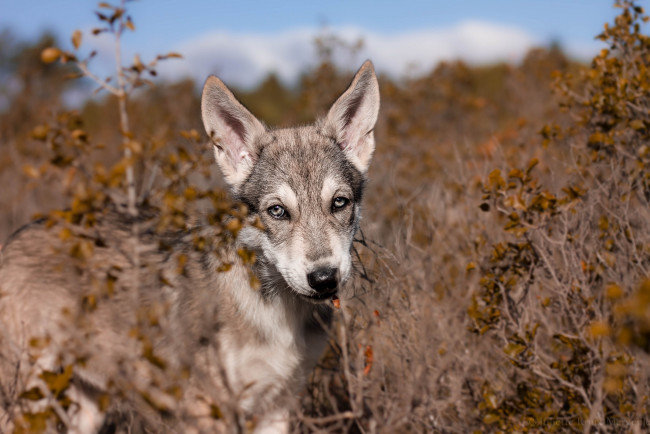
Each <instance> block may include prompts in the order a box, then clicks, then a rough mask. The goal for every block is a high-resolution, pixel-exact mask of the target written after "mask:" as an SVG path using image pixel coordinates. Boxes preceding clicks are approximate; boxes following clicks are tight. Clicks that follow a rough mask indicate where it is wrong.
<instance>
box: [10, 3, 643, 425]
mask: <svg viewBox="0 0 650 434" xmlns="http://www.w3.org/2000/svg"><path fill="white" fill-rule="evenodd" d="M616 6H617V7H618V8H619V9H618V15H617V16H616V17H615V18H614V19H613V22H612V23H608V24H605V26H604V29H603V32H602V33H601V34H600V35H598V36H597V37H598V39H600V40H601V41H603V42H604V48H603V49H602V51H601V52H600V53H599V54H598V55H597V56H596V57H594V59H593V60H592V61H591V63H590V64H587V65H584V64H581V63H578V62H575V61H572V60H571V59H568V58H567V57H566V56H565V55H564V54H563V52H562V50H561V48H560V47H550V48H538V49H535V50H532V51H530V52H529V53H528V55H527V56H526V57H525V58H524V59H523V60H522V62H521V63H520V64H518V65H510V64H495V65H483V66H470V65H467V64H465V63H463V62H460V61H458V62H450V63H443V64H440V65H438V66H437V67H436V68H435V69H434V70H432V71H429V72H428V73H427V74H425V75H422V76H418V77H411V78H407V79H402V80H399V81H397V80H395V79H392V78H390V77H380V84H381V96H382V109H381V113H380V119H379V121H378V123H377V129H376V130H375V134H376V139H377V150H376V154H375V158H374V160H373V163H372V166H371V169H370V173H369V178H370V182H369V186H368V193H367V196H366V202H365V209H364V221H363V224H362V232H361V233H359V234H358V235H357V240H356V242H355V257H356V260H355V262H356V264H355V266H356V268H357V276H358V277H357V279H356V280H355V281H354V282H353V284H352V285H351V288H350V290H349V291H348V294H347V296H342V297H341V300H340V301H339V302H338V303H339V305H338V306H337V309H336V321H335V325H334V327H333V330H332V340H331V345H330V348H329V349H328V351H327V353H326V354H325V355H324V357H323V359H322V360H321V363H320V364H319V366H318V368H317V369H316V371H315V372H314V374H313V375H312V377H311V379H310V384H309V388H308V390H307V392H306V393H305V394H304V395H303V396H302V397H301V407H300V408H297V409H296V411H295V414H294V417H295V421H294V424H293V428H294V429H295V430H296V432H313V431H316V430H324V431H325V432H386V433H389V432H391V433H392V432H501V431H503V432H629V431H632V432H643V431H645V430H647V429H648V423H649V422H648V419H647V418H648V411H649V410H650V404H649V402H650V401H649V398H650V358H649V356H648V353H649V352H650V144H649V139H650V37H648V36H647V35H645V34H644V33H643V24H644V23H645V22H646V21H647V20H648V18H647V16H646V15H645V13H644V11H643V9H642V8H641V7H640V6H639V5H638V4H637V3H636V2H628V1H624V0H621V1H619V2H617V3H616ZM112 14H113V15H111V14H109V13H107V15H105V20H104V21H105V23H104V24H103V25H105V26H104V27H101V29H109V30H110V28H111V26H112V25H113V22H110V20H111V19H112V17H113V16H114V14H115V9H113V12H112ZM119 20H122V21H121V22H122V25H123V26H124V27H123V29H122V30H125V31H130V30H132V29H131V28H132V27H134V24H133V21H131V19H130V18H128V17H126V16H121V15H120V16H118V17H117V18H115V19H114V22H119ZM102 31H105V30H102ZM82 43H86V40H83V38H82V37H81V36H80V35H78V34H76V33H75V35H73V45H74V46H75V47H78V46H79V44H82ZM318 44H320V45H318V47H319V53H320V60H321V63H320V65H319V66H318V67H316V68H315V69H313V70H311V71H308V72H306V73H305V74H304V75H303V76H302V78H301V80H300V82H299V83H298V85H297V86H295V87H289V86H287V85H286V84H284V83H282V82H280V81H279V80H278V79H277V77H275V76H273V75H271V76H269V77H268V78H267V79H266V80H265V81H264V82H262V83H261V84H260V85H259V86H258V87H256V88H255V89H248V90H241V91H239V92H237V95H238V96H239V97H240V98H241V100H242V101H243V102H244V103H245V104H246V105H247V106H248V107H249V108H250V109H251V111H252V112H253V113H255V114H256V115H258V116H259V117H260V118H261V119H265V120H266V121H267V122H268V123H269V124H271V125H273V126H283V125H291V124H295V123H299V122H306V121H309V120H311V119H313V118H314V117H316V116H318V115H322V114H323V111H324V110H325V109H326V107H327V106H328V105H329V104H330V103H331V102H332V99H333V98H334V97H335V96H336V95H337V93H338V92H339V91H340V90H341V89H343V88H344V87H345V85H346V83H347V81H348V80H349V78H350V77H351V73H350V71H343V70H340V69H338V68H337V67H335V66H334V64H333V63H332V62H331V50H349V51H350V52H352V53H354V50H355V46H347V45H346V44H344V43H341V42H340V41H338V40H337V39H336V38H333V37H331V36H329V37H327V38H322V39H320V40H319V41H318ZM54 47H56V41H55V40H54V39H53V38H52V37H51V36H44V37H43V38H42V39H41V40H40V41H38V42H37V43H35V44H25V43H22V42H17V41H15V40H13V39H12V37H11V35H10V34H9V33H6V32H5V33H2V34H0V71H2V72H3V73H5V74H8V75H10V76H11V77H13V78H14V79H15V80H18V81H19V82H20V83H21V89H22V90H21V92H13V93H12V92H10V90H9V88H8V87H7V85H6V84H5V85H0V86H4V87H3V89H2V90H4V93H3V94H6V95H8V97H7V98H8V101H9V103H8V104H5V105H0V149H2V152H0V185H2V186H3V187H2V189H3V190H2V191H3V193H2V195H0V216H1V218H0V239H5V238H6V237H7V236H8V235H9V234H10V233H11V231H13V230H15V229H17V228H18V227H19V226H20V225H21V224H23V223H25V222H27V221H28V220H29V218H31V217H32V216H33V215H34V214H35V213H37V212H38V213H40V214H41V215H42V216H46V217H47V218H49V219H50V220H51V221H52V225H60V226H57V227H60V228H63V229H59V230H61V237H62V238H65V239H69V241H70V243H71V244H70V252H71V255H72V256H74V257H75V259H76V260H79V261H83V259H84V257H85V256H86V255H92V243H93V240H92V239H90V240H89V239H88V238H83V237H81V238H79V234H80V233H82V232H83V230H84V229H86V228H89V227H92V225H93V224H94V223H95V222H96V221H97V219H100V218H102V216H103V215H104V213H105V212H106V210H107V209H109V208H110V207H112V206H117V205H116V204H124V203H128V198H127V197H128V193H127V192H128V187H129V185H128V182H127V181H126V179H127V178H126V173H127V171H128V170H133V171H134V180H133V188H134V191H135V197H136V200H137V203H136V205H137V207H138V209H140V210H145V209H146V210H147V211H146V212H147V213H154V214H156V215H158V216H160V217H159V221H158V223H157V226H156V230H160V231H165V230H182V229H183V227H184V225H185V222H186V221H187V220H188V219H196V218H199V219H204V221H205V222H207V223H208V224H211V225H224V228H223V229H224V230H223V239H221V240H220V242H228V241H229V240H231V237H232V235H233V233H234V234H236V232H237V231H238V230H239V229H240V228H241V224H243V221H244V219H245V214H246V210H245V208H243V207H241V206H238V205H234V204H232V203H231V202H230V201H229V200H228V199H227V196H226V195H225V193H224V192H223V190H222V189H220V187H222V186H223V184H221V181H219V178H220V177H219V175H218V173H216V171H215V170H214V168H213V167H212V165H211V163H210V155H209V151H210V150H209V149H207V146H205V143H206V142H207V139H206V137H205V136H204V135H203V133H202V128H201V124H200V113H199V106H200V104H199V96H198V89H197V85H196V84H195V83H192V82H190V81H183V82H178V83H171V84H156V85H153V86H151V85H150V83H149V80H152V79H153V78H154V76H155V72H154V73H152V72H151V71H155V67H156V62H158V61H162V60H165V59H167V58H170V57H171V58H172V60H169V61H174V60H173V58H174V57H176V54H175V53H169V54H166V55H163V56H160V57H159V58H157V59H155V60H154V61H152V62H151V63H145V62H143V61H141V60H140V59H137V60H136V61H135V62H134V64H133V65H131V66H129V67H128V68H130V69H128V71H129V74H130V75H129V77H130V81H129V83H130V86H132V87H137V88H139V87H143V89H142V90H140V91H139V92H137V93H134V94H131V93H129V98H128V99H127V98H124V99H123V100H121V96H120V95H119V94H117V95H108V96H106V97H103V98H102V97H101V96H100V97H95V98H92V99H89V100H88V101H87V102H85V103H84V104H83V105H82V106H81V107H80V108H79V109H77V110H73V111H69V110H65V109H64V108H63V106H62V98H63V96H64V95H65V93H64V92H66V91H69V89H77V90H78V89H79V87H76V88H75V87H74V84H73V82H71V81H69V80H67V79H66V76H69V75H70V74H73V76H76V75H77V74H79V73H80V72H83V68H81V69H80V68H79V65H82V66H83V65H85V64H84V63H83V62H85V61H86V60H80V59H77V58H76V57H74V56H75V55H74V53H65V52H63V51H60V50H59V49H58V48H54ZM180 54H181V55H182V53H180ZM351 57H353V56H351ZM5 59H6V62H5ZM41 60H42V61H44V62H46V63H42V62H41ZM61 60H65V63H61V62H60V61H61ZM1 65H8V66H1ZM75 65H77V66H76V67H75ZM355 66H357V65H356V64H351V65H350V69H352V68H354V67H355ZM84 67H85V66H84ZM86 87H88V86H86ZM104 90H107V88H106V87H105V88H104ZM108 90H109V92H110V89H108ZM118 93H119V92H118ZM122 103H123V104H124V110H125V111H126V113H127V114H128V119H129V127H128V128H125V127H124V123H123V119H120V114H121V113H122V109H121V108H120V104H122ZM125 150H128V152H125ZM141 212H143V211H141ZM233 217H234V220H233ZM233 221H234V222H235V223H232V222H233ZM224 222H230V223H228V224H229V225H230V226H227V225H226V223H224ZM66 231H67V232H66ZM200 242H201V240H197V243H200ZM203 242H205V240H203ZM241 254H242V255H246V253H245V252H242V253H241ZM249 259H250V260H251V261H252V260H254V258H249ZM154 362H155V360H154ZM152 363H153V362H152ZM63 374H65V373H63ZM57 378H58V377H57ZM57 381H58V380H57ZM57 381H53V382H52V384H53V387H55V386H56V387H65V385H62V384H60V382H57ZM61 381H63V382H64V383H65V381H64V380H61ZM3 387H4V388H5V389H3ZM6 387H7V386H6V385H2V384H0V404H1V405H4V406H9V405H10V403H9V402H8V400H7V399H6V396H8V394H7V391H6ZM3 390H4V391H3ZM53 392H56V391H54V390H53ZM20 399H30V397H29V396H23V397H20ZM47 417H55V416H52V415H46V416H44V418H45V419H47ZM215 417H223V414H221V413H219V414H217V413H215ZM29 423H33V424H37V423H41V421H40V419H39V420H36V419H28V418H27V419H25V424H29ZM43 423H44V422H43ZM34 426H37V425H33V426H32V428H33V427H34ZM38 426H41V425H38ZM27 428H29V427H28V426H27V425H25V429H27Z"/></svg>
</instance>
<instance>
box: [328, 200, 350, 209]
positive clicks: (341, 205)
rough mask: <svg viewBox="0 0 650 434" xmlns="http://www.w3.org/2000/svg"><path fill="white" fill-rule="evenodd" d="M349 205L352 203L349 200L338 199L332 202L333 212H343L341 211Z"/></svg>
mask: <svg viewBox="0 0 650 434" xmlns="http://www.w3.org/2000/svg"><path fill="white" fill-rule="evenodd" d="M348 203H350V201H349V200H348V199H346V198H344V197H336V198H334V200H333V201H332V211H338V210H341V209H343V208H345V206H346V205H347V204H348Z"/></svg>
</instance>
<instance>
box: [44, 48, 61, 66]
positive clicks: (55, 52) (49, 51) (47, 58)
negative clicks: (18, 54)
mask: <svg viewBox="0 0 650 434" xmlns="http://www.w3.org/2000/svg"><path fill="white" fill-rule="evenodd" d="M60 57H61V50H59V49H58V48H54V47H49V48H46V49H45V50H43V51H41V61H42V62H43V63H52V62H56V61H57V60H59V58H60Z"/></svg>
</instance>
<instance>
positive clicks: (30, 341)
mask: <svg viewBox="0 0 650 434" xmlns="http://www.w3.org/2000/svg"><path fill="white" fill-rule="evenodd" d="M378 108H379V93H378V87H377V82H376V78H375V74H374V71H373V68H372V64H371V63H370V62H366V63H365V64H364V65H363V66H362V68H361V69H360V70H359V72H358V73H357V75H356V76H355V78H354V80H353V82H352V84H351V85H350V88H349V89H348V90H347V91H346V92H345V93H344V94H343V95H342V96H341V97H340V98H339V100H337V102H336V103H335V104H334V105H333V107H332V109H331V110H330V112H329V114H328V115H327V117H325V118H324V119H321V120H320V121H318V122H316V123H315V124H314V125H311V126H304V127H297V128H289V129H279V130H269V129H267V128H265V127H264V126H263V124H262V123H261V122H259V121H258V120H257V119H256V118H255V117H254V116H253V115H252V114H251V113H250V112H248V110H246V109H245V108H244V107H243V106H242V105H241V104H240V103H239V102H238V101H237V100H236V99H235V98H234V96H233V95H232V93H231V92H230V91H229V90H228V89H227V88H226V87H225V85H224V84H223V83H222V82H221V81H220V80H219V79H217V78H216V77H210V78H209V79H208V80H207V81H206V85H205V87H204V91H203V98H202V112H203V120H204V124H205V127H206V131H207V132H208V134H209V136H210V137H211V140H212V142H213V145H214V147H215V157H216V160H217V162H218V163H219V166H220V167H221V169H222V172H223V174H224V176H225V178H226V180H227V182H228V183H229V184H230V186H231V189H232V192H233V194H234V195H235V197H236V198H237V199H239V200H241V201H243V202H244V203H246V204H247V205H248V207H249V210H250V212H251V219H253V218H255V217H259V218H260V219H261V221H262V223H263V225H264V229H263V230H261V229H259V228H255V227H253V226H247V227H245V228H244V229H242V230H241V232H240V234H239V236H238V239H237V241H236V243H235V245H233V246H230V247H223V246H220V247H219V248H218V251H219V255H218V256H219V257H218V258H217V256H215V255H214V254H211V253H208V251H209V250H210V249H208V251H205V252H203V251H197V249H195V248H194V247H193V243H192V239H193V235H194V234H196V233H200V234H204V235H208V236H210V235H212V233H211V232H212V231H213V230H212V229H211V228H194V229H192V231H193V232H192V233H187V234H169V235H166V236H160V235H154V234H155V232H154V231H148V230H147V225H148V224H149V223H148V220H147V219H144V218H143V220H142V221H140V222H137V225H138V227H139V229H140V230H139V233H140V234H141V236H140V237H139V239H138V242H137V245H136V244H134V243H133V236H132V233H131V230H130V228H131V225H132V224H133V223H134V222H132V221H129V220H128V219H127V218H126V217H124V216H122V215H119V214H117V213H115V214H113V217H110V218H107V219H106V221H105V222H102V223H101V224H100V225H99V226H98V227H97V228H96V229H95V231H96V232H94V233H93V234H90V235H92V237H94V238H95V239H101V240H102V243H99V244H98V245H97V246H96V247H95V248H94V252H93V255H92V256H90V257H89V258H88V259H87V261H85V262H83V263H82V265H83V269H80V268H79V267H80V265H79V264H81V263H76V262H75V261H71V260H70V257H69V255H67V253H66V249H68V248H69V247H68V246H66V244H65V242H64V241H61V239H60V238H59V236H58V233H57V231H56V229H55V230H52V229H48V228H46V227H45V226H44V225H43V223H35V224H32V225H30V226H29V227H27V228H25V229H23V230H21V231H19V232H17V233H16V234H15V235H14V236H13V237H12V238H11V239H10V240H9V242H8V243H7V244H6V245H5V247H4V249H3V250H2V251H1V252H0V346H1V348H2V352H1V353H0V404H1V405H2V407H0V432H1V431H2V430H7V429H9V428H10V427H11V426H12V423H11V418H12V417H13V416H14V415H16V414H18V413H17V412H18V410H19V409H18V408H16V407H12V406H11V405H10V404H12V403H15V402H16V398H17V396H19V395H20V393H21V392H22V391H24V390H25V389H28V388H31V387H33V386H37V387H41V386H42V382H41V381H40V380H39V377H38V375H39V374H40V373H41V372H42V371H52V372H57V370H59V369H62V368H63V367H65V366H67V365H70V364H73V365H74V366H75V370H74V377H73V387H71V388H70V389H69V390H68V392H66V393H68V395H69V397H71V398H72V399H73V401H76V402H77V404H78V405H76V404H75V405H73V406H71V408H70V409H69V410H68V417H69V421H68V422H69V423H70V425H71V426H70V427H69V431H70V432H92V431H97V430H98V429H99V428H100V427H101V426H102V424H105V423H107V420H106V419H105V417H104V414H103V413H102V412H100V411H99V410H98V408H97V407H96V404H95V402H94V401H93V400H94V399H96V398H97V396H99V395H100V394H101V393H102V391H103V390H114V389H115V388H117V389H118V390H123V391H124V394H125V397H126V400H125V402H126V403H128V404H124V405H125V406H127V410H128V411H136V412H141V413H142V414H144V416H143V417H145V419H148V420H149V422H150V423H153V422H151V421H155V420H157V418H156V417H154V416H153V415H152V414H153V413H154V412H151V411H147V410H146V409H147V408H149V407H147V406H151V401H153V402H155V403H156V404H155V406H156V407H159V408H164V409H166V411H168V412H172V413H173V414H176V415H180V416H182V419H183V420H187V419H188V418H189V419H190V420H192V419H191V418H192V417H196V418H197V419H196V421H197V426H198V427H201V426H202V425H201V423H202V422H200V421H201V420H204V419H206V417H205V414H198V415H197V414H196V413H197V412H198V413H201V412H200V411H199V410H200V409H202V408H204V407H205V409H204V410H205V412H207V413H209V409H210V407H209V405H210V404H211V403H222V404H223V403H224V402H226V403H227V402H234V403H235V404H234V408H235V412H236V413H238V414H240V415H241V417H243V418H248V417H250V416H253V415H255V416H259V415H262V416H263V417H262V418H261V419H259V420H258V423H257V428H256V431H257V432H285V431H286V430H287V428H288V419H287V417H288V415H287V409H288V408H289V407H290V403H291V402H292V399H293V395H294V394H295V393H296V392H297V391H298V390H299V389H300V387H302V385H303V384H304V380H305V377H306V375H308V373H309V371H310V370H311V369H312V368H313V366H314V364H315V363H316V361H317V359H318V357H319V356H320V354H321V352H322V351H323V348H324V345H325V343H326V333H325V331H324V330H323V326H324V325H325V326H326V325H327V324H328V323H329V322H330V320H331V317H332V308H331V303H330V300H331V298H332V297H333V296H335V295H336V294H337V292H338V291H339V289H340V288H341V287H343V285H344V284H345V282H346V280H347V279H348V278H349V276H350V274H351V259H350V249H351V244H352V239H353V236H354V234H355V232H356V230H357V229H358V226H359V219H360V207H361V199H362V194H363V187H364V182H365V173H366V170H367V166H368V163H369V160H370V156H371V155H372V152H373V150H374V139H373V137H372V128H373V127H374V122H375V121H376V118H377V110H378ZM336 204H338V205H341V204H343V205H341V206H338V205H337V206H335V205H336ZM280 208H281V209H282V210H283V211H284V214H283V216H284V217H282V218H277V217H274V216H273V215H272V214H271V210H272V209H273V210H275V211H278V212H279V210H280ZM280 214H281V213H280ZM285 217H286V218H285ZM161 245H165V246H167V248H163V249H161ZM241 246H244V247H246V248H248V249H250V250H253V251H255V252H256V254H257V258H258V259H257V262H256V263H255V264H254V266H253V267H254V271H255V273H256V275H257V276H258V278H259V280H260V282H261V290H259V291H258V290H255V289H253V288H252V287H251V284H250V282H251V280H250V274H249V268H248V267H247V266H246V265H245V264H243V263H242V261H241V259H240V258H239V256H238V255H237V254H236V250H237V249H238V248H239V247H241ZM134 248H137V249H138V256H137V257H138V260H137V261H135V262H134V260H133V258H134V255H133V252H134ZM181 257H184V258H186V261H185V266H184V269H183V272H182V273H179V272H178V264H179V258H181ZM223 262H229V263H232V264H233V266H232V268H231V269H230V270H229V271H227V272H216V271H215V270H216V269H217V267H219V265H220V264H221V263H223ZM134 264H139V266H138V267H137V268H136V267H134ZM108 274H110V275H111V276H113V277H114V278H115V279H116V282H117V283H116V288H115V289H114V291H113V293H112V294H111V295H110V296H107V295H106V294H105V292H102V291H103V288H104V287H103V286H101V284H100V283H98V282H104V281H105V279H106V276H107V275H108ZM133 282H137V283H136V284H133ZM314 282H316V283H314ZM88 296H94V297H95V299H94V300H96V307H95V308H93V309H91V310H92V312H90V313H88V310H89V308H88V306H87V305H86V304H85V303H87V300H88V299H89V298H88ZM134 330H140V332H139V333H140V335H139V336H136V337H135V338H134V336H133V331H134ZM34 339H36V340H34ZM147 351H149V352H147ZM143 354H145V355H147V354H148V356H147V357H148V358H149V359H151V360H153V365H156V363H159V365H160V363H162V364H163V365H161V366H162V367H164V369H158V368H160V367H161V366H157V367H156V366H150V364H147V363H144V364H143V363H142V355H143ZM152 354H153V356H152ZM80 361H82V362H81V363H80ZM157 361H158V362H157ZM185 373H189V386H188V387H186V389H185V392H184V394H183V396H182V397H181V399H171V398H170V396H169V394H168V393H166V392H165V390H168V389H169V388H170V387H171V386H173V385H174V384H177V383H178V382H181V383H182V382H183V379H184V378H185V377H184V375H185ZM175 382H176V383H175ZM143 391H145V392H146V396H144V395H143ZM93 397H94V398H93ZM201 403H203V404H204V405H203V407H202V406H201ZM111 404H112V406H111V408H109V410H111V411H116V412H117V411H120V409H121V407H120V403H116V402H113V403H111ZM197 409H198V410H197ZM164 423H169V422H164ZM159 429H162V428H159ZM173 429H174V430H178V429H181V428H180V427H178V426H177V427H175V428H173ZM183 429H189V428H188V427H186V426H184V427H183ZM205 429H206V430H208V431H209V430H214V429H216V428H214V427H213V426H211V427H208V428H205Z"/></svg>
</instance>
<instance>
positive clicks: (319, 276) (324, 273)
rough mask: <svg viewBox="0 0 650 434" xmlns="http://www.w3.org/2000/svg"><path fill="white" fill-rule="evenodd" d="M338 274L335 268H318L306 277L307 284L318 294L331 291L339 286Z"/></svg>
mask: <svg viewBox="0 0 650 434" xmlns="http://www.w3.org/2000/svg"><path fill="white" fill-rule="evenodd" d="M338 274H339V270H338V269H336V268H319V269H317V270H315V271H312V272H311V273H309V274H308V275H307V282H309V286H311V287H312V288H313V289H314V290H316V291H318V292H327V291H331V290H332V289H335V288H336V287H337V285H338V284H339V279H338Z"/></svg>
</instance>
